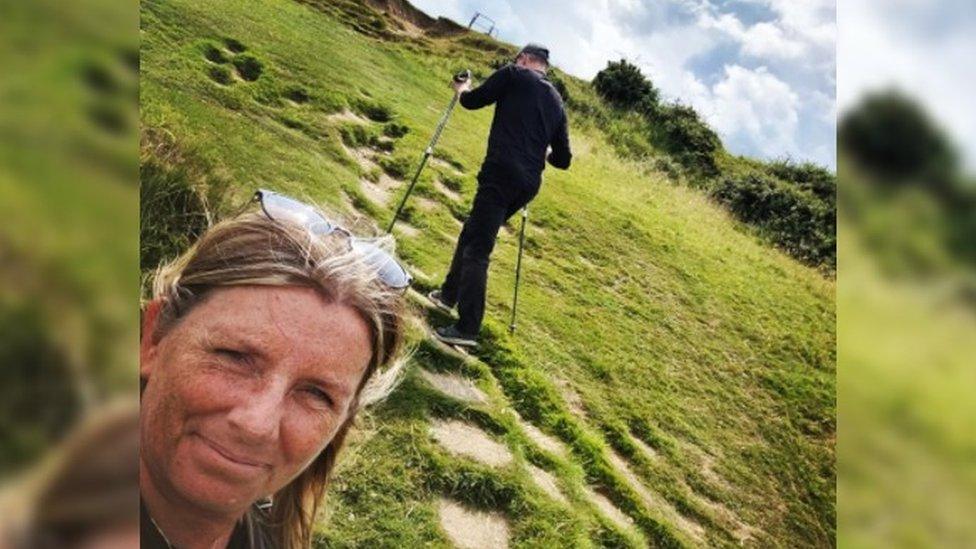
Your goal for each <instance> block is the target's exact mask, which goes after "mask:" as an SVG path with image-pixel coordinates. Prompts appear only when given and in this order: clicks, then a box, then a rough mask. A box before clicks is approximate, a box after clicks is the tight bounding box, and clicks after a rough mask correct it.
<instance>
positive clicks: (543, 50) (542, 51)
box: [519, 42, 549, 64]
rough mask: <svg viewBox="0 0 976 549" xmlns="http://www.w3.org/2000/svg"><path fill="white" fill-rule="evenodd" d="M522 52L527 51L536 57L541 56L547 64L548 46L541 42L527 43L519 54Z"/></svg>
mask: <svg viewBox="0 0 976 549" xmlns="http://www.w3.org/2000/svg"><path fill="white" fill-rule="evenodd" d="M523 53H529V54H532V55H534V56H536V57H539V58H541V59H542V60H543V61H545V62H546V64H549V48H547V47H545V46H543V45H542V44H533V43H531V42H530V43H528V44H526V45H525V47H524V48H522V49H521V50H520V51H519V55H521V54H523Z"/></svg>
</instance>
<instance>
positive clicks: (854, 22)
mask: <svg viewBox="0 0 976 549" xmlns="http://www.w3.org/2000/svg"><path fill="white" fill-rule="evenodd" d="M842 6H843V7H842V13H841V14H840V18H839V20H840V22H841V25H840V39H841V46H842V48H843V55H842V56H841V57H840V63H839V64H838V69H837V72H838V77H839V78H838V80H839V86H838V88H837V101H838V105H839V107H840V110H841V112H843V111H844V110H845V109H848V108H850V107H851V106H853V104H854V103H856V102H857V100H858V99H860V97H861V96H862V95H863V94H864V93H865V92H869V91H872V90H878V89H880V88H887V87H890V86H897V87H898V88H900V89H902V90H904V91H907V92H909V93H911V94H912V95H913V96H914V97H916V98H918V99H919V100H920V101H921V102H922V103H923V104H924V105H925V107H926V109H928V110H929V112H931V113H932V114H933V116H934V117H935V119H936V120H938V121H939V122H940V123H941V124H942V125H943V126H945V127H946V128H947V129H948V131H949V133H950V134H951V135H952V136H953V137H954V140H955V141H956V142H957V144H958V145H959V146H960V147H962V149H963V152H964V156H965V161H966V164H967V166H968V168H969V169H971V170H976V116H974V112H973V98H972V95H973V94H972V87H973V84H974V83H976V64H974V63H973V61H972V56H973V51H976V29H973V26H974V23H973V21H972V19H969V20H966V19H965V18H958V19H957V18H954V17H953V15H954V14H953V13H951V12H950V13H945V12H939V11H938V8H936V7H933V6H921V5H918V6H915V5H910V3H908V2H905V1H904V0H901V1H896V2H887V1H885V2H881V1H878V0H871V1H862V2H850V3H845V4H843V5H842ZM892 9H899V10H904V11H901V12H900V15H902V17H899V18H895V17H892V16H889V15H888V12H889V10H892ZM913 10H915V11H914V13H915V16H916V18H915V20H914V21H913V20H912V13H913ZM933 10H935V11H933ZM957 11H959V10H957ZM906 15H907V16H908V17H907V20H906V17H905V16H906ZM926 16H941V17H942V19H937V20H936V21H935V22H934V23H932V24H933V28H931V29H929V31H928V32H918V31H919V27H921V26H922V24H921V22H920V20H921V19H923V18H924V17H926Z"/></svg>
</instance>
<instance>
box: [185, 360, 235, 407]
mask: <svg viewBox="0 0 976 549" xmlns="http://www.w3.org/2000/svg"><path fill="white" fill-rule="evenodd" d="M187 359H188V360H185V361H183V366H184V367H182V368H180V369H179V371H178V373H177V374H176V375H175V376H174V378H173V379H172V382H171V383H170V386H171V387H170V389H171V391H170V392H171V394H172V395H173V398H174V399H178V400H179V402H180V407H181V408H182V409H183V412H184V414H185V415H186V416H188V417H190V416H201V415H207V414H210V413H216V412H221V411H226V410H230V409H232V408H233V407H234V405H235V403H238V402H241V401H242V400H244V399H246V398H247V395H246V393H245V387H244V386H243V385H244V384H242V383H240V382H239V380H238V382H237V383H235V382H234V381H235V380H234V379H232V378H231V377H230V376H228V375H226V374H225V373H223V372H221V371H220V370H219V369H217V368H215V367H214V366H213V365H212V364H210V363H208V362H207V361H206V360H199V359H197V360H194V359H193V357H187Z"/></svg>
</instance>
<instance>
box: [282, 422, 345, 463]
mask: <svg viewBox="0 0 976 549" xmlns="http://www.w3.org/2000/svg"><path fill="white" fill-rule="evenodd" d="M344 418H345V416H344V415H343V416H339V415H338V414H332V413H327V414H309V413H302V412H297V413H294V414H289V417H286V418H285V419H284V421H283V424H282V430H281V439H282V440H281V443H282V450H283V451H284V454H285V459H286V460H287V462H288V466H289V469H295V468H297V470H296V471H294V472H295V473H297V472H299V471H300V470H301V469H302V468H304V466H305V465H306V464H308V463H309V462H310V461H312V460H313V459H314V458H315V457H316V456H317V455H318V454H319V453H320V452H321V451H322V450H324V449H325V447H326V445H327V444H328V443H329V442H330V441H331V440H332V438H333V437H334V436H335V433H336V431H338V430H339V426H340V424H341V421H342V420H343V419H344Z"/></svg>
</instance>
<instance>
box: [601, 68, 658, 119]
mask: <svg viewBox="0 0 976 549" xmlns="http://www.w3.org/2000/svg"><path fill="white" fill-rule="evenodd" d="M593 87H594V88H596V91H597V93H599V94H600V96H601V97H603V99H605V100H606V101H607V102H608V103H610V104H611V105H613V106H614V107H617V108H621V109H634V110H644V109H647V108H650V107H653V106H655V105H656V104H657V102H658V91H657V89H655V88H654V86H653V85H652V84H651V82H650V80H648V79H647V78H645V77H644V75H643V74H642V73H641V71H640V69H639V68H637V66H636V65H632V64H630V63H628V62H627V60H626V59H621V60H620V61H617V62H614V61H611V62H609V63H608V64H607V68H605V69H603V70H602V71H600V72H598V73H597V75H596V78H594V79H593Z"/></svg>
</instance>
